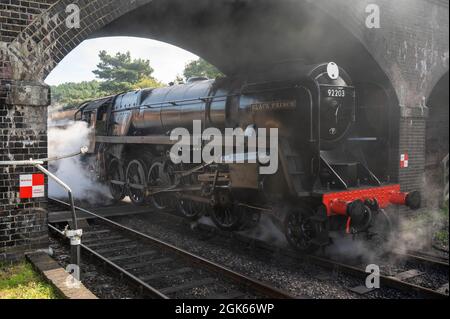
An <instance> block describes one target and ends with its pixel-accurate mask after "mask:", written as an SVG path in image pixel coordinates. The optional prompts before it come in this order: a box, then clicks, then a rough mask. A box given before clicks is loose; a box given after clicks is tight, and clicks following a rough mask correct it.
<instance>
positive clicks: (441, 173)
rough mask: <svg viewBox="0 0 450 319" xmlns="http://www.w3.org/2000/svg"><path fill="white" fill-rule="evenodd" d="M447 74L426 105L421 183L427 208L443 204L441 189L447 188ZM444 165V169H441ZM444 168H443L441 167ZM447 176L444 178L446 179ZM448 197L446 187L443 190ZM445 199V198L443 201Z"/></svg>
mask: <svg viewBox="0 0 450 319" xmlns="http://www.w3.org/2000/svg"><path fill="white" fill-rule="evenodd" d="M448 80H449V74H448V72H447V74H445V75H444V76H443V77H442V78H441V79H440V80H439V82H438V83H437V84H436V86H435V87H434V89H433V91H432V92H431V94H430V96H429V98H428V102H427V106H428V107H429V110H430V113H429V117H428V119H427V130H426V166H425V182H426V185H427V192H428V193H429V199H428V201H427V204H428V205H429V206H433V207H437V206H438V205H441V204H442V203H443V201H444V200H445V199H444V196H445V195H444V192H445V187H446V185H447V187H448V154H449V91H448V86H449V82H448ZM446 164H447V166H445V165H446ZM445 167H447V168H445ZM446 174H447V176H446ZM447 195H448V188H447ZM447 200H448V198H447Z"/></svg>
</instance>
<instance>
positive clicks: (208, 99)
mask: <svg viewBox="0 0 450 319" xmlns="http://www.w3.org/2000/svg"><path fill="white" fill-rule="evenodd" d="M258 84H259V83H255V84H252V85H258ZM298 87H299V86H298V85H293V86H286V87H282V88H276V89H267V90H256V91H248V92H244V91H243V90H242V91H241V92H239V93H235V94H228V95H218V96H205V97H198V98H190V99H183V100H172V101H164V102H157V103H150V104H142V105H138V106H135V107H130V108H126V109H119V110H113V111H112V113H120V112H126V111H132V110H137V109H140V108H142V107H146V108H150V109H151V108H153V107H156V106H163V105H168V106H174V105H175V106H176V105H180V104H181V103H188V102H193V101H201V102H211V101H216V102H217V100H218V99H223V100H222V101H226V100H227V99H228V98H230V97H236V96H241V95H242V94H258V93H266V92H272V91H277V90H286V89H295V88H298Z"/></svg>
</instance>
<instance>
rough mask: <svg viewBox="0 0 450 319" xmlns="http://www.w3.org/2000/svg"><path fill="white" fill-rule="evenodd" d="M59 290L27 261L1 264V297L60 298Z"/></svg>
mask: <svg viewBox="0 0 450 319" xmlns="http://www.w3.org/2000/svg"><path fill="white" fill-rule="evenodd" d="M58 298H59V296H58V294H57V292H56V291H55V290H54V289H53V287H52V286H51V285H49V284H48V283H47V282H45V281H44V280H43V279H42V277H41V276H40V275H39V274H38V273H36V272H35V271H34V269H33V267H32V266H31V265H30V264H29V263H27V262H21V263H18V264H13V265H6V264H0V299H58Z"/></svg>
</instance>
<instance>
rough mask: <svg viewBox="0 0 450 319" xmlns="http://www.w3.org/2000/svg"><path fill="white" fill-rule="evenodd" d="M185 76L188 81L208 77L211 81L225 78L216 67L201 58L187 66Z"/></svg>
mask: <svg viewBox="0 0 450 319" xmlns="http://www.w3.org/2000/svg"><path fill="white" fill-rule="evenodd" d="M183 75H184V77H185V79H186V80H188V79H189V78H192V77H198V76H202V77H207V78H209V79H215V78H217V77H221V76H223V74H222V73H221V72H220V71H219V70H218V69H217V68H216V67H215V66H213V65H212V64H210V63H208V62H207V61H205V60H203V59H201V58H200V59H198V60H195V61H191V62H189V63H188V64H186V67H185V69H184V73H183Z"/></svg>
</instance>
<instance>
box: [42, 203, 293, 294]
mask: <svg viewBox="0 0 450 319" xmlns="http://www.w3.org/2000/svg"><path fill="white" fill-rule="evenodd" d="M50 200H52V201H54V202H56V203H59V204H61V205H64V206H70V205H69V204H68V203H65V202H64V201H61V200H58V199H53V198H50ZM76 209H77V210H79V211H80V212H84V213H86V214H88V215H91V216H94V217H95V218H97V219H99V220H102V221H104V222H106V223H107V224H109V225H111V226H113V227H115V228H117V229H119V230H121V231H125V232H127V233H128V234H130V235H132V236H134V237H136V238H137V239H139V240H144V241H146V242H148V243H150V244H151V245H156V246H158V247H160V248H162V249H164V250H167V251H171V252H173V253H175V254H176V255H178V256H180V257H182V258H183V259H185V260H186V261H187V262H188V263H191V264H195V265H200V266H201V267H203V268H205V269H207V270H209V271H212V272H215V273H219V274H222V275H224V276H225V277H227V278H228V279H230V280H232V281H234V282H238V283H240V284H241V285H243V286H245V287H246V288H249V289H250V290H253V291H256V292H258V293H261V294H262V295H264V296H266V297H270V298H276V299H296V298H297V299H299V298H298V297H294V296H293V295H291V294H289V293H287V292H285V291H282V290H280V289H278V288H275V287H271V286H269V285H267V284H265V283H263V282H260V281H258V280H255V279H252V278H249V277H248V276H245V275H242V274H240V273H237V272H235V271H233V270H231V269H228V268H226V267H223V266H221V265H219V264H217V263H214V262H212V261H209V260H206V259H205V258H203V257H200V256H197V255H194V254H192V253H190V252H188V251H186V250H184V249H181V248H178V247H176V246H174V245H172V244H168V243H165V242H163V241H161V240H159V239H156V238H154V237H151V236H149V235H146V234H143V233H141V232H138V231H136V230H134V229H131V228H129V227H126V226H123V225H121V224H119V223H116V222H114V221H112V220H110V219H108V218H105V217H103V216H100V215H98V214H95V213H93V212H90V211H88V210H86V209H83V208H81V207H76ZM85 248H86V249H85V250H86V251H88V252H90V253H91V254H94V255H98V254H97V253H95V251H93V250H91V249H89V248H88V247H85ZM101 259H102V260H103V261H105V262H106V263H108V264H110V265H111V266H113V267H115V268H116V269H117V268H120V267H119V266H117V265H115V264H114V263H112V262H110V261H108V260H107V259H106V258H105V257H103V256H102V258H101ZM114 265H115V266H114ZM124 274H125V273H124ZM127 276H128V277H129V278H132V277H131V276H133V275H131V274H128V275H127ZM133 277H134V278H135V279H138V278H136V277H135V276H133ZM135 279H133V280H135ZM138 280H139V279H138ZM144 284H145V283H144ZM152 289H154V288H152Z"/></svg>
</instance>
